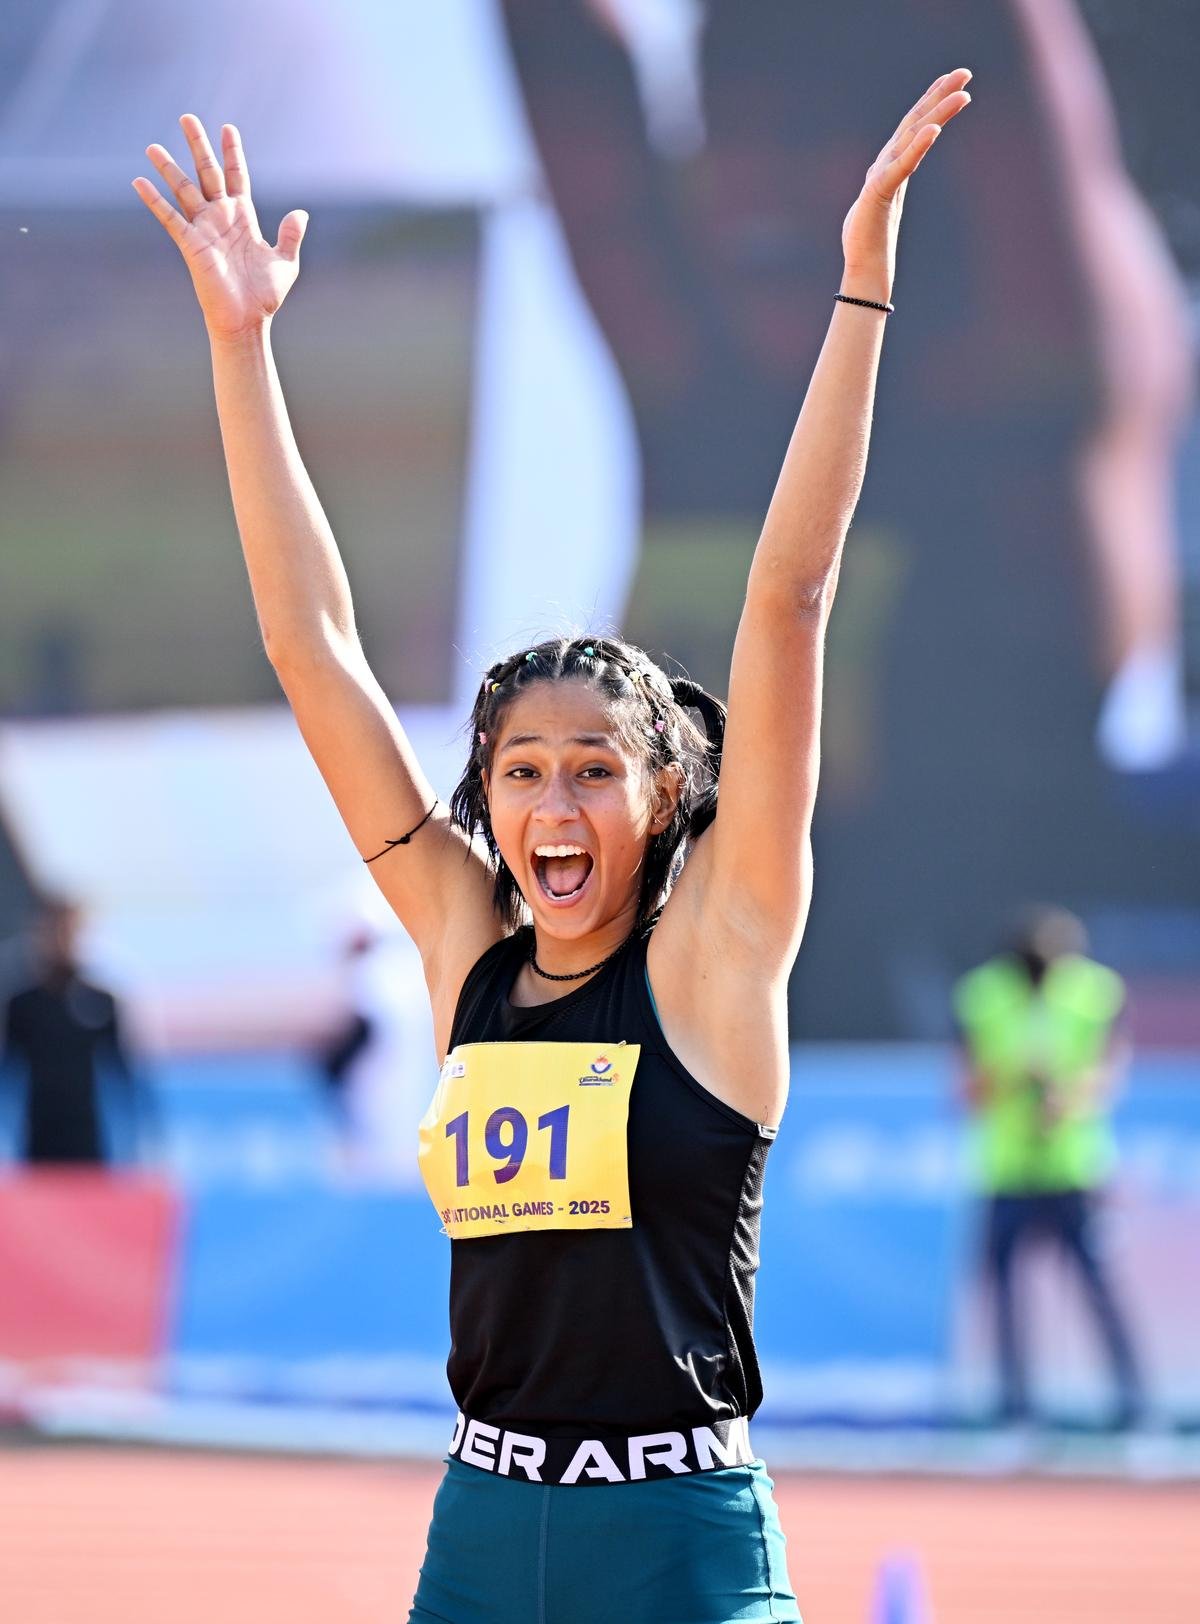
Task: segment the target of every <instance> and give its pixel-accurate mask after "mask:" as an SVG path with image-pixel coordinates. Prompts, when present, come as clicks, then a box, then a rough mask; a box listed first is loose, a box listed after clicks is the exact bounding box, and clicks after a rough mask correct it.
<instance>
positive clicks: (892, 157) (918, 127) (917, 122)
mask: <svg viewBox="0 0 1200 1624" xmlns="http://www.w3.org/2000/svg"><path fill="white" fill-rule="evenodd" d="M970 80H971V72H970V69H969V68H955V69H954V71H953V72H952V73H944V74H942V76H941V78H939V79H935V80H934V81H933V83H932V84H931V85H930V87H929V89H928V90H927V91H926V92H925V94H924V95H923V96H922V97H921V99H920V101H918V102H916V103H915V104H914V106H912V107H910V108H909V110H908V112H907V113H906V114H905V115H904V117H903V118H902V119H901V120H900V123H899V124H898V125H897V126H896V128H895V130H894V131H893V133H892V136H891V139H890V140H889V141H888V142H887V143H886V144H885V145H884V147H883V149H882V150H881V151H880V153H879V156H878V157H877V158H876V159H875V162H874V163H873V164H872V165H871V167H870V169H868V170H867V176H866V180H865V181H864V182H863V188H862V191H861V192H860V193H859V196H858V198H857V200H856V201H855V203H854V206H853V207H852V208H851V210H850V212H849V214H847V216H846V220H845V224H844V225H843V226H842V249H843V252H844V253H845V257H846V263H847V264H848V265H851V266H859V265H874V264H878V263H880V262H883V263H886V264H887V265H888V267H889V271H890V268H891V266H892V265H893V264H894V262H895V253H896V233H897V229H898V227H899V224H900V213H901V210H902V209H903V207H904V194H905V190H906V188H907V186H908V182H909V178H910V177H911V175H912V174H913V172H914V171H915V170H916V168H917V166H918V164H919V163H920V162H921V160H922V159H923V158H924V156H925V154H926V153H927V152H928V151H929V149H930V147H931V146H932V145H933V143H934V142H935V141H936V140H937V138H938V136H939V135H941V133H942V131H943V129H944V128H945V127H946V125H947V124H949V122H950V120H951V119H952V118H954V117H955V116H956V115H957V114H959V113H961V112H962V110H963V108H964V107H968V106H969V105H970V102H971V97H970V95H969V94H968V92H967V89H966V87H967V85H968V84H969V83H970Z"/></svg>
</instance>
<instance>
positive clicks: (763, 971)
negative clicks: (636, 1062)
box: [646, 836, 790, 1126]
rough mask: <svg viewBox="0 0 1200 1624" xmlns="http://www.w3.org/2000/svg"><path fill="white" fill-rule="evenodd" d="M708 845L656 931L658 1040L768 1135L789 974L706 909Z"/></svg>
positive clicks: (784, 1041) (694, 856) (775, 1108)
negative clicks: (661, 1038)
mask: <svg viewBox="0 0 1200 1624" xmlns="http://www.w3.org/2000/svg"><path fill="white" fill-rule="evenodd" d="M705 840H706V836H701V838H700V840H699V841H697V843H696V845H695V847H694V848H693V850H692V852H691V854H690V856H689V857H688V860H687V862H686V864H685V865H684V870H683V873H682V875H681V876H680V878H679V880H678V881H677V883H676V885H675V887H674V889H673V890H672V893H671V896H670V898H669V899H668V901H667V904H666V906H665V908H664V909H663V913H662V917H661V919H660V920H659V922H658V924H657V925H656V926H655V928H654V933H653V935H652V936H651V939H650V946H649V950H648V952H647V958H646V967H647V970H648V972H649V976H650V985H651V987H652V988H653V991H654V1001H655V1004H656V1005H657V1008H658V1015H659V1021H660V1023H661V1025H662V1029H663V1036H664V1037H665V1038H666V1040H667V1043H668V1044H669V1045H670V1047H671V1049H672V1051H673V1052H674V1054H675V1055H676V1056H677V1057H678V1059H679V1060H680V1061H681V1062H682V1064H683V1065H684V1066H686V1067H687V1069H688V1071H689V1072H691V1074H692V1076H693V1077H695V1079H696V1081H697V1082H699V1083H701V1084H702V1085H703V1086H704V1087H705V1088H707V1089H708V1090H709V1091H710V1092H711V1093H712V1094H714V1095H715V1096H716V1097H717V1099H719V1100H721V1101H722V1102H723V1103H724V1104H726V1105H730V1106H732V1107H733V1109H734V1110H736V1111H740V1112H741V1113H742V1115H743V1116H747V1117H750V1118H751V1119H752V1120H753V1121H755V1122H761V1123H764V1124H768V1125H771V1126H774V1125H775V1124H777V1123H778V1121H779V1119H780V1117H781V1115H782V1114H783V1107H784V1103H785V1102H786V1099H787V1087H788V1034H787V973H788V969H789V968H790V962H789V963H784V962H782V961H781V960H780V959H779V958H778V957H777V956H775V955H768V954H766V953H764V952H763V951H762V950H761V947H760V945H759V944H757V943H756V941H755V939H754V937H753V934H752V933H747V932H745V931H744V930H742V929H740V927H739V924H738V922H737V921H736V920H734V921H730V920H729V919H727V918H719V917H715V916H714V910H713V909H712V908H710V907H709V906H707V900H708V899H707V897H706V891H707V887H706V883H705V881H706V877H707V875H706V870H707V852H706V846H705Z"/></svg>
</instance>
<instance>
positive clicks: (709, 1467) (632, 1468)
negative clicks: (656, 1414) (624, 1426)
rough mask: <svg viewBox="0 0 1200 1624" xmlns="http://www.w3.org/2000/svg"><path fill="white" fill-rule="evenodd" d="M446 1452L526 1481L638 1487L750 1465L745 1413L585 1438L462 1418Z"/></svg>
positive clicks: (465, 1460) (465, 1462) (751, 1455)
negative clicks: (705, 1422)
mask: <svg viewBox="0 0 1200 1624" xmlns="http://www.w3.org/2000/svg"><path fill="white" fill-rule="evenodd" d="M450 1454H451V1455H452V1456H453V1457H454V1459H455V1460H460V1461H462V1462H463V1463H464V1464H465V1465H467V1466H478V1467H479V1468H480V1469H481V1470H482V1471H485V1472H495V1473H496V1474H497V1475H498V1476H500V1477H517V1478H525V1479H527V1480H528V1481H529V1482H530V1483H577V1484H588V1483H640V1482H645V1481H648V1480H650V1479H653V1478H664V1477H686V1476H688V1475H690V1474H691V1473H694V1472H713V1471H717V1470H718V1469H719V1468H720V1467H722V1466H749V1465H750V1464H751V1462H752V1461H753V1460H754V1455H753V1453H752V1451H751V1449H750V1423H749V1421H748V1420H747V1418H746V1417H745V1416H744V1415H739V1416H736V1417H735V1418H734V1419H733V1420H731V1421H714V1422H713V1423H712V1424H711V1425H710V1426H704V1427H686V1428H678V1427H666V1428H664V1429H663V1430H662V1431H661V1432H639V1433H634V1434H632V1435H629V1434H626V1433H613V1432H596V1433H593V1434H592V1435H591V1436H589V1437H583V1436H582V1435H576V1436H575V1437H571V1438H561V1437H551V1436H549V1435H548V1434H545V1433H538V1432H530V1431H523V1432H514V1431H512V1430H511V1429H510V1428H508V1427H495V1426H491V1425H490V1424H489V1423H488V1422H486V1421H478V1420H474V1419H472V1418H471V1417H470V1416H466V1415H463V1413H462V1411H461V1410H460V1411H459V1413H458V1419H457V1421H456V1422H455V1423H454V1436H453V1437H452V1438H451V1440H450Z"/></svg>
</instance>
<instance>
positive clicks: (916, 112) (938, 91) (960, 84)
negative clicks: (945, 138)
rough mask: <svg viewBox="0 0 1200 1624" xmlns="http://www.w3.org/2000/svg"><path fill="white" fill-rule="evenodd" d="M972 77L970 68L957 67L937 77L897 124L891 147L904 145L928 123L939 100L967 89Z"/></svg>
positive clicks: (890, 143)
mask: <svg viewBox="0 0 1200 1624" xmlns="http://www.w3.org/2000/svg"><path fill="white" fill-rule="evenodd" d="M971 78H972V74H971V70H970V68H955V69H953V71H952V72H950V73H943V74H942V75H941V76H940V77H939V78H937V79H935V80H934V81H933V83H932V84H931V85H930V87H929V89H928V90H927V91H926V92H925V94H924V95H923V96H922V97H921V99H920V100H919V101H918V102H915V103H914V104H913V106H912V107H910V108H909V110H908V112H907V113H905V115H904V117H903V118H902V119H901V120H900V122H899V124H897V126H896V128H895V130H894V131H893V133H892V139H891V140H890V141H889V142H888V146H889V147H897V146H902V145H904V144H905V143H906V142H907V141H908V139H909V138H910V136H912V135H914V134H915V133H916V132H917V130H919V129H920V128H921V126H922V125H923V124H927V123H928V122H929V119H930V115H931V114H932V112H933V110H934V108H935V107H937V105H938V103H939V102H942V101H945V99H946V98H947V97H948V96H952V95H954V94H956V93H957V92H958V91H960V90H965V89H966V88H967V86H968V85H969V84H970V82H971Z"/></svg>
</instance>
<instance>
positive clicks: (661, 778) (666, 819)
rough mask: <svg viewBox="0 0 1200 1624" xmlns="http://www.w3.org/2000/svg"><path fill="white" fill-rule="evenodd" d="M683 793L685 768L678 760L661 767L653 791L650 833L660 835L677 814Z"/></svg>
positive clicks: (656, 774)
mask: <svg viewBox="0 0 1200 1624" xmlns="http://www.w3.org/2000/svg"><path fill="white" fill-rule="evenodd" d="M682 794H683V768H682V767H681V766H680V765H679V763H678V762H677V761H672V762H670V763H669V764H668V765H667V766H666V767H660V768H659V770H658V771H657V772H656V773H655V775H654V785H653V789H652V791H651V796H652V798H651V803H650V804H651V813H650V833H651V834H652V835H660V834H662V832H663V830H664V829H665V828H666V827H667V825H668V824H669V823H670V821H671V819H672V818H673V817H674V816H675V808H676V807H677V806H678V805H679V797H680V796H681V795H682Z"/></svg>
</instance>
